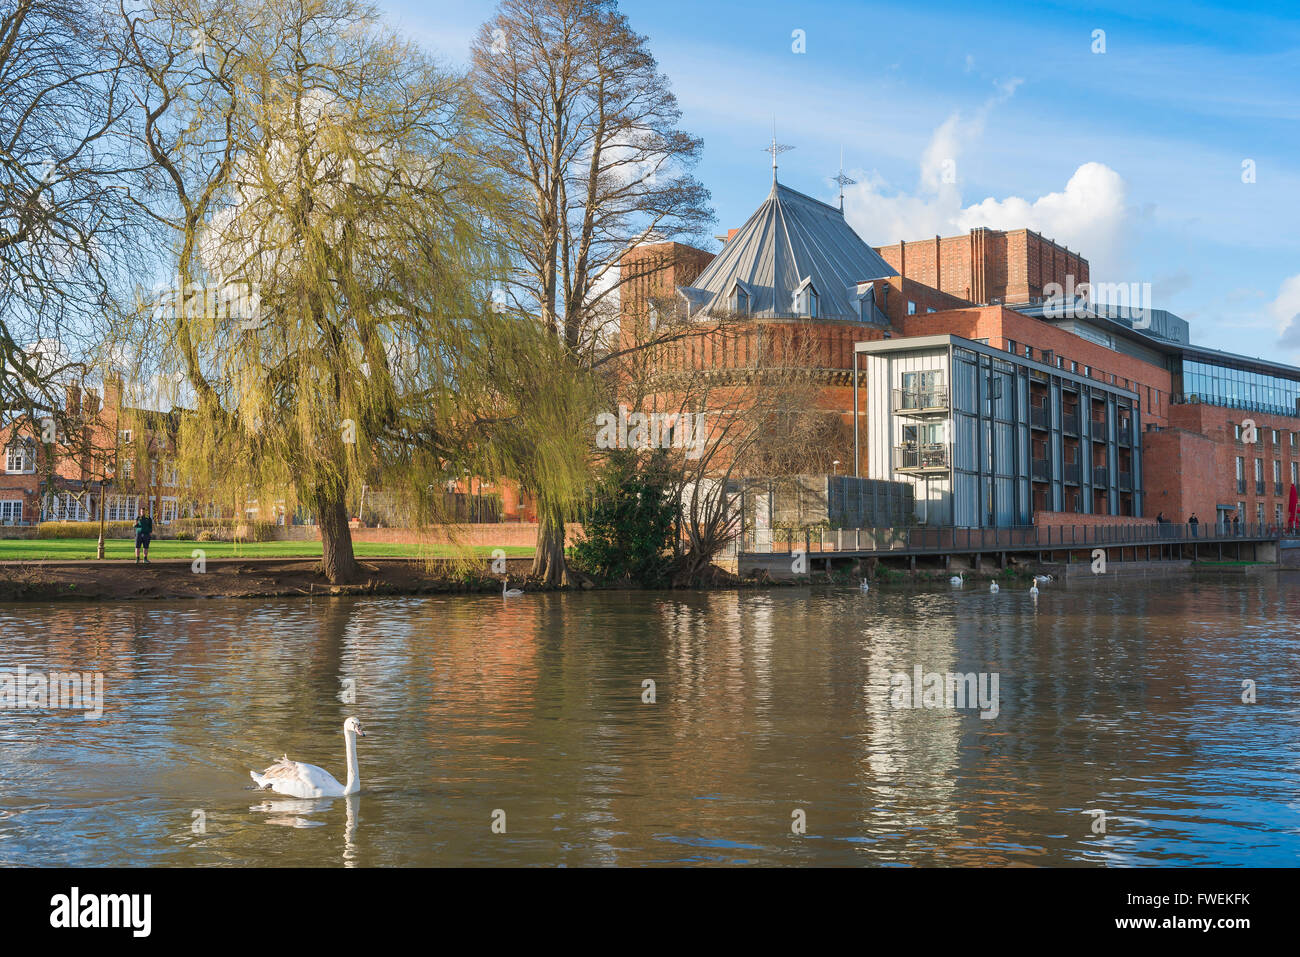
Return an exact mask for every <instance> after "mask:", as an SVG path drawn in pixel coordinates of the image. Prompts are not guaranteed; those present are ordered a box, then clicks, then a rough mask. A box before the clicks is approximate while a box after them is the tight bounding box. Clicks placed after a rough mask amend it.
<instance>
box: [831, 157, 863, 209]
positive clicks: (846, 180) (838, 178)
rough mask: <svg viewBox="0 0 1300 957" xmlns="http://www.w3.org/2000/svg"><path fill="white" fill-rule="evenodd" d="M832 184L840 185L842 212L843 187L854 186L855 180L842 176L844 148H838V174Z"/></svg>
mask: <svg viewBox="0 0 1300 957" xmlns="http://www.w3.org/2000/svg"><path fill="white" fill-rule="evenodd" d="M832 182H835V183H839V184H840V212H841V213H842V212H844V187H845V186H856V185H857V182H858V181H857V180H856V179H852V178H850V177H848V176H845V175H844V147H843V146H841V147H840V172H839V175H838V176H836V177H835V179H834V180H832Z"/></svg>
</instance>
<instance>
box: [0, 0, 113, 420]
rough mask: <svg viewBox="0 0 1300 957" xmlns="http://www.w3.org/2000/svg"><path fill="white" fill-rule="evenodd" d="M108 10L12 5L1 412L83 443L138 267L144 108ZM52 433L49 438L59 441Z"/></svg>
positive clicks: (1, 102)
mask: <svg viewBox="0 0 1300 957" xmlns="http://www.w3.org/2000/svg"><path fill="white" fill-rule="evenodd" d="M114 30H115V26H114V24H113V23H112V22H111V21H110V20H109V18H108V17H107V15H106V11H105V9H104V8H103V7H101V6H100V5H99V4H97V3H96V2H95V0H11V2H9V3H5V4H4V5H3V7H0V413H3V414H5V415H6V417H10V416H13V415H14V414H21V415H24V416H26V417H28V418H29V419H30V420H31V422H32V423H33V428H34V429H36V430H40V429H41V426H40V425H39V421H40V420H42V419H52V420H56V423H57V427H58V429H59V431H64V430H67V431H73V430H75V429H76V428H77V426H78V421H77V420H78V418H79V417H80V415H81V412H82V410H81V408H80V407H79V405H78V406H77V407H76V408H70V407H69V406H68V405H67V404H66V403H65V402H64V393H65V390H66V389H67V388H68V387H69V386H71V385H74V384H79V383H80V382H81V380H82V378H83V377H84V376H85V375H86V374H87V372H88V370H89V369H90V368H91V366H92V365H93V364H94V362H95V360H96V353H97V348H98V345H99V344H100V342H101V341H102V340H103V335H104V328H105V324H104V319H105V317H106V316H108V315H109V314H111V313H112V312H114V311H115V310H116V309H117V308H118V306H119V302H118V297H119V295H120V292H121V290H122V289H123V288H125V284H124V283H122V281H121V280H122V277H123V276H124V275H125V274H127V273H128V272H129V270H130V269H131V268H132V267H133V265H134V259H133V257H132V256H131V243H130V240H131V237H132V229H131V226H132V215H131V213H132V209H133V207H132V206H131V204H130V203H129V202H127V200H126V193H125V185H126V182H127V180H126V177H127V176H128V175H129V174H130V173H131V171H132V167H133V163H134V161H133V158H132V153H131V151H130V149H129V146H128V142H127V140H126V138H125V137H124V136H123V135H122V134H123V124H122V119H123V114H124V111H125V110H126V109H127V108H128V106H129V105H130V97H129V95H126V90H125V73H124V71H123V69H122V64H121V61H120V57H119V55H118V52H119V51H118V49H117V47H116V45H115V44H114V42H113V34H114ZM46 431H47V432H48V429H47V430H46Z"/></svg>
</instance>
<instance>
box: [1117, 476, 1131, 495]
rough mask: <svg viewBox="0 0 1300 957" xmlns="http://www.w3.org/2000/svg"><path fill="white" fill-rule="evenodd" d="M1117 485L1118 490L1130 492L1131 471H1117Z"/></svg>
mask: <svg viewBox="0 0 1300 957" xmlns="http://www.w3.org/2000/svg"><path fill="white" fill-rule="evenodd" d="M1119 487H1120V490H1121V491H1124V492H1131V491H1133V473H1132V472H1120V473H1119Z"/></svg>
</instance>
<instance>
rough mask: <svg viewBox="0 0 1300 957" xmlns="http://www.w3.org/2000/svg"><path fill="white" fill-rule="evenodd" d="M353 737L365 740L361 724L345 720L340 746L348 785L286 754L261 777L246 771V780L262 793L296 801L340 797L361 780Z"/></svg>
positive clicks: (357, 788) (358, 786)
mask: <svg viewBox="0 0 1300 957" xmlns="http://www.w3.org/2000/svg"><path fill="white" fill-rule="evenodd" d="M357 735H361V737H363V738H364V737H365V736H366V733H365V732H364V731H362V730H361V722H360V721H358V720H357V719H356V718H348V720H346V721H344V722H343V743H344V745H345V746H346V749H347V761H348V783H347V784H339V782H338V780H337V779H336V778H335V777H334V775H332V774H330V773H329V772H328V771H326V770H325V769H324V768H318V767H316V765H314V764H303V763H302V762H301V761H290V760H289V756H288V755H287V754H286V755H285V756H284V757H282V758H281V759H280V760H279V761H277V762H275V764H273V765H271V766H270V767H269V768H267V769H266V770H265V771H263V772H262V773H261V774H258V773H257V772H256V771H249V772H248V774H249V777H251V778H252V779H253V781H254V782H256V784H257V786H258V787H259V788H262V789H263V790H265V789H267V788H269V789H270V790H272V791H275V792H276V793H277V794H287V795H288V796H289V797H296V798H321V797H342V796H343V795H345V794H356V793H357V792H358V791H360V790H361V777H360V775H358V774H357Z"/></svg>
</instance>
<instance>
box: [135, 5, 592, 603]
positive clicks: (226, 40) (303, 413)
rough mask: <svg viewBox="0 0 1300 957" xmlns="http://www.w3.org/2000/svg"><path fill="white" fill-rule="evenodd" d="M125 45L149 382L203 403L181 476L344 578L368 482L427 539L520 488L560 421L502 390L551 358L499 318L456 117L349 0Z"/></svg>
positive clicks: (478, 203)
mask: <svg viewBox="0 0 1300 957" xmlns="http://www.w3.org/2000/svg"><path fill="white" fill-rule="evenodd" d="M132 27H133V31H132V36H133V37H134V38H136V42H135V44H134V52H135V54H136V61H137V62H138V63H139V65H140V68H141V70H142V73H143V74H144V75H145V77H146V78H147V81H148V86H149V89H150V91H151V94H152V95H151V96H149V97H146V98H145V99H144V100H143V102H142V110H143V111H144V117H145V125H144V128H145V136H146V145H147V147H148V149H149V151H150V152H151V154H152V156H153V159H154V161H155V163H156V164H157V166H158V167H159V168H160V169H161V170H162V172H163V182H164V183H165V184H170V185H169V188H170V191H171V196H172V198H173V200H174V203H173V206H172V209H171V210H170V211H169V213H168V214H167V215H165V216H164V215H160V216H159V219H160V221H161V222H165V223H166V225H167V226H168V227H170V228H171V229H172V230H173V232H174V234H175V245H176V248H177V250H178V252H177V261H178V266H179V268H178V272H179V279H178V281H177V284H178V286H179V287H180V288H179V294H178V295H176V296H174V297H173V304H172V308H171V309H170V310H168V309H164V310H163V311H162V320H163V321H164V322H165V323H166V325H167V329H168V339H167V348H166V349H165V350H164V353H163V356H164V359H163V363H162V365H163V368H162V369H161V370H160V372H161V374H162V375H163V376H164V377H169V376H172V375H174V374H176V373H179V374H180V375H181V376H183V378H184V380H185V383H186V388H187V390H188V391H189V393H190V394H191V395H192V401H191V402H190V403H189V404H190V405H192V409H191V410H190V411H189V412H188V413H187V414H185V415H182V416H181V417H180V426H179V430H180V431H179V456H178V457H179V462H180V466H181V469H182V471H185V472H186V473H188V474H190V475H193V476H195V477H196V478H198V479H199V480H200V481H202V482H205V484H207V485H209V487H211V488H212V489H213V490H214V494H216V495H218V496H221V497H222V500H224V501H231V500H238V499H239V498H240V496H242V497H243V498H244V500H248V499H253V498H256V499H257V500H258V501H259V502H265V501H266V500H268V499H270V500H275V499H284V500H285V503H286V506H288V505H289V504H290V502H292V503H293V504H295V505H296V506H297V507H299V508H302V509H305V510H307V511H310V512H311V513H312V514H314V516H315V518H316V520H317V522H318V523H319V526H320V530H321V539H322V544H323V552H324V560H323V570H324V573H325V574H326V576H327V577H328V578H329V580H330V581H331V582H335V583H339V582H347V581H349V580H352V579H354V578H355V576H356V575H357V564H356V560H355V557H354V555H353V549H352V540H351V534H350V531H349V525H348V519H349V514H350V511H349V507H348V506H349V502H352V501H356V497H357V493H358V492H359V489H360V486H361V485H363V484H369V485H371V486H372V487H374V486H380V487H383V488H385V489H386V490H390V491H395V492H399V493H401V494H403V495H404V496H405V497H407V498H408V499H409V500H411V501H413V502H414V503H415V507H416V511H417V514H418V516H419V518H420V520H421V521H424V520H430V519H433V520H436V519H438V518H440V517H441V516H440V515H439V514H438V512H439V508H440V504H441V502H442V501H443V497H442V495H441V489H442V483H443V482H444V481H445V480H446V479H447V478H448V477H451V476H459V475H460V474H462V471H463V470H464V469H465V468H474V469H481V468H483V467H486V466H490V465H496V466H499V467H501V468H503V469H504V468H509V467H510V466H511V464H512V463H513V462H514V461H515V460H516V459H517V458H518V454H517V453H515V452H512V451H511V445H512V443H513V442H515V441H516V440H517V436H518V435H522V434H526V433H528V432H529V431H530V429H531V428H532V427H531V426H530V425H529V424H528V423H529V422H531V421H535V419H530V418H529V413H530V411H531V410H533V409H534V408H535V407H536V406H537V405H538V404H539V400H540V405H541V406H546V407H548V408H549V407H551V406H553V405H556V404H557V403H550V402H547V401H545V400H542V399H541V397H539V396H538V395H536V394H534V395H533V396H531V397H530V400H531V401H529V402H520V401H518V396H519V393H518V391H517V389H518V382H517V381H515V380H512V379H511V378H510V373H511V370H516V371H517V370H518V369H520V368H533V369H536V368H539V367H545V365H546V360H545V356H544V351H543V353H541V354H539V353H538V352H536V351H531V352H530V351H529V350H533V349H534V348H540V349H543V350H545V344H544V343H543V342H542V341H541V339H540V337H536V336H530V335H529V334H528V333H527V332H526V331H524V330H519V329H516V328H515V324H514V323H513V322H511V321H510V320H508V319H506V318H505V317H502V316H499V315H497V314H496V313H495V312H494V311H493V310H492V309H491V308H489V307H490V303H491V296H490V287H491V283H492V279H493V277H495V276H499V275H500V274H501V271H502V269H501V264H500V263H499V262H498V260H497V256H496V254H495V249H496V248H497V244H496V242H495V241H494V239H493V231H492V230H493V228H494V227H493V226H491V225H490V224H491V223H492V222H493V221H494V217H495V216H496V215H497V214H498V211H499V210H500V209H501V208H502V207H503V206H504V203H503V202H502V197H501V193H500V192H499V190H498V187H497V184H496V182H495V180H494V179H493V177H491V176H488V175H484V173H483V171H482V170H481V169H479V168H476V167H475V165H474V164H473V163H472V162H471V160H470V159H469V151H466V150H465V149H464V148H463V143H464V141H465V140H466V139H467V138H469V137H471V136H472V135H473V126H474V117H473V115H472V110H471V108H470V106H469V101H468V99H467V98H466V97H465V95H464V90H463V87H462V84H461V82H460V80H459V78H458V77H456V76H455V75H453V74H450V73H447V72H445V71H442V70H440V69H439V68H438V67H437V66H435V65H434V64H433V63H432V62H431V61H430V60H429V59H428V57H427V56H426V55H425V54H424V53H423V52H422V51H421V50H419V49H418V48H417V47H415V46H413V45H411V44H409V43H406V42H403V41H401V40H399V39H398V38H396V37H394V36H393V35H392V34H391V33H390V32H388V31H386V30H384V29H383V28H382V27H381V26H380V24H379V23H378V21H377V19H376V16H375V14H374V11H373V10H372V9H371V8H370V7H368V6H365V5H363V4H361V3H357V2H354V0H269V2H264V3H258V4H256V5H254V6H250V7H249V8H247V9H244V10H240V9H238V8H232V7H231V6H230V5H227V4H222V5H221V6H220V7H218V6H216V5H215V4H206V2H205V0H166V2H165V5H155V6H154V7H153V8H152V14H151V17H150V18H147V19H146V18H142V17H140V16H137V19H136V20H135V21H134V22H133V24H132ZM196 37H197V40H196V39H195V38H196ZM196 171H197V172H196ZM187 187H188V188H187ZM537 385H538V387H539V388H540V387H542V386H544V385H545V383H540V382H539V383H537ZM554 385H560V384H554ZM564 388H568V385H567V384H564ZM564 405H565V403H564V402H560V403H558V406H559V407H561V408H563V407H564ZM546 435H547V432H546V429H545V428H544V427H543V428H542V429H540V430H539V431H538V437H539V439H541V440H545V439H546ZM494 443H496V446H495V447H494ZM543 457H545V456H543ZM562 457H563V455H562V454H561V458H562ZM562 470H563V469H561V471H562Z"/></svg>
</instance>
